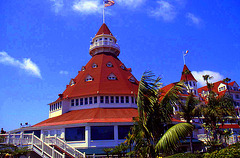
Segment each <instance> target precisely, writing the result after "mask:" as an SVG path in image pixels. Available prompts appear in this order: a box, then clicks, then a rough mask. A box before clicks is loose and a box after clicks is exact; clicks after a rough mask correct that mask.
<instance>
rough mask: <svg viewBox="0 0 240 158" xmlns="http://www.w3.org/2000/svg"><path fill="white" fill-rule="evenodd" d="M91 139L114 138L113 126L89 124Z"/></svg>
mask: <svg viewBox="0 0 240 158" xmlns="http://www.w3.org/2000/svg"><path fill="white" fill-rule="evenodd" d="M91 140H114V126H91Z"/></svg>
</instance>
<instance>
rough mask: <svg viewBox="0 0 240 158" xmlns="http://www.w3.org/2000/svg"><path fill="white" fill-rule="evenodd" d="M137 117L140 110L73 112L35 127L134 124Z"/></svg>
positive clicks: (99, 109) (96, 109)
mask: <svg viewBox="0 0 240 158" xmlns="http://www.w3.org/2000/svg"><path fill="white" fill-rule="evenodd" d="M137 116H138V110H137V109H134V108H120V109H117V108H116V109H103V108H95V109H83V110H73V111H70V112H67V113H64V114H62V115H60V116H57V117H53V118H49V119H47V120H45V121H42V122H40V123H38V124H36V125H34V126H33V127H40V126H56V125H66V124H79V123H97V122H105V123H106V122H133V117H137Z"/></svg>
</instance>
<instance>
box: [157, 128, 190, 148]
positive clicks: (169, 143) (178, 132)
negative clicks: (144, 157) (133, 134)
mask: <svg viewBox="0 0 240 158" xmlns="http://www.w3.org/2000/svg"><path fill="white" fill-rule="evenodd" d="M192 130H193V126H192V125H191V124H189V123H179V124H176V125H174V126H172V127H171V128H170V129H169V130H167V131H166V133H165V134H164V135H163V136H162V138H161V139H160V140H159V141H158V143H157V144H156V150H157V151H158V152H168V151H173V150H174V149H176V148H177V146H178V144H179V142H180V140H181V139H184V138H185V137H186V136H187V135H188V134H190V133H191V132H192Z"/></svg>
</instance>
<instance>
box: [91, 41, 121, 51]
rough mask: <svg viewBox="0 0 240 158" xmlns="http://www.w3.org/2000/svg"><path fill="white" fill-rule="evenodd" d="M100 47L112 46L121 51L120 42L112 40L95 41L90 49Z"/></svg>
mask: <svg viewBox="0 0 240 158" xmlns="http://www.w3.org/2000/svg"><path fill="white" fill-rule="evenodd" d="M99 47H112V48H115V49H117V50H118V51H120V47H119V45H118V44H116V43H114V42H111V41H98V42H94V43H93V44H91V45H90V51H91V50H93V49H95V48H99Z"/></svg>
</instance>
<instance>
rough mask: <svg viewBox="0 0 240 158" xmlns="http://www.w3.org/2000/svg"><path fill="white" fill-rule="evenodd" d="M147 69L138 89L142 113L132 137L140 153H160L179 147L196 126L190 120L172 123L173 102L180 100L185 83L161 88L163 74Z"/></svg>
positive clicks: (146, 155)
mask: <svg viewBox="0 0 240 158" xmlns="http://www.w3.org/2000/svg"><path fill="white" fill-rule="evenodd" d="M154 77H155V76H154V74H153V73H151V72H145V73H144V74H143V76H142V78H141V81H140V83H139V89H138V96H137V105H138V113H139V117H138V118H136V119H135V125H134V127H133V129H132V136H131V137H129V136H128V138H131V139H133V140H134V143H135V147H134V151H135V153H136V154H137V155H138V156H139V157H153V158H154V157H156V156H158V155H159V154H160V153H161V152H169V151H173V150H175V149H176V147H177V144H178V143H179V140H180V139H184V138H185V137H186V136H187V135H188V134H189V133H191V131H192V129H193V126H192V125H190V124H188V123H183V124H177V125H174V126H172V127H171V128H170V129H169V127H170V126H171V118H172V115H173V105H176V104H178V103H179V98H178V96H179V93H180V92H181V91H182V85H181V84H176V85H175V86H174V87H172V88H171V89H170V90H169V91H168V92H164V93H163V92H162V91H160V90H159V89H160V88H161V86H162V83H161V82H160V78H157V79H154Z"/></svg>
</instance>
